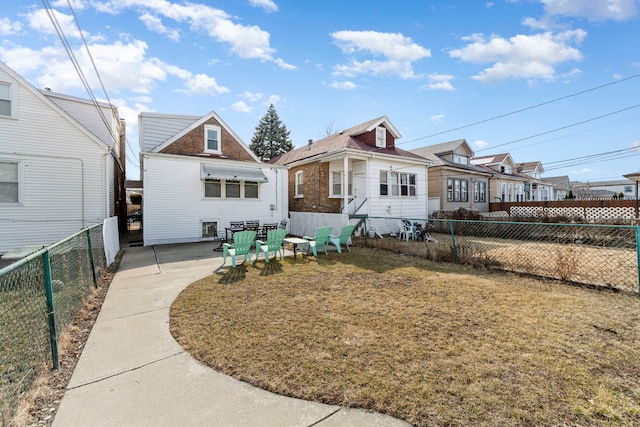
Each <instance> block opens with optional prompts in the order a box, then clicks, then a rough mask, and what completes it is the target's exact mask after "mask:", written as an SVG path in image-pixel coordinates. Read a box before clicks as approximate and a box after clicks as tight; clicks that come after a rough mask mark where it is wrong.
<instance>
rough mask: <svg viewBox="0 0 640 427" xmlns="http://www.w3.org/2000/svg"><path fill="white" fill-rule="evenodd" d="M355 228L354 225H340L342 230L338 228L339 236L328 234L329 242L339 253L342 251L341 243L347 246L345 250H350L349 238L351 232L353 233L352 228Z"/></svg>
mask: <svg viewBox="0 0 640 427" xmlns="http://www.w3.org/2000/svg"><path fill="white" fill-rule="evenodd" d="M355 228H356V226H355V225H345V226H344V227H342V230H340V235H339V236H334V235H330V236H329V242H330V243H331V244H333V245H335V247H336V249H337V250H338V253H339V254H341V253H342V248H341V247H340V246H341V245H345V246H346V247H347V250H348V251H349V252H351V248H350V247H349V239H350V238H351V233H353V230H354V229H355Z"/></svg>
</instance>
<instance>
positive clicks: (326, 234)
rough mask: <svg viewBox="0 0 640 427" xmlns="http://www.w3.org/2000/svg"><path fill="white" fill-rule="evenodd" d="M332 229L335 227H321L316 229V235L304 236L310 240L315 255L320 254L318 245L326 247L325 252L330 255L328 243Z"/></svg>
mask: <svg viewBox="0 0 640 427" xmlns="http://www.w3.org/2000/svg"><path fill="white" fill-rule="evenodd" d="M332 230H333V227H329V226H327V227H320V228H318V230H317V231H316V235H315V237H309V236H302V238H303V239H304V240H307V241H308V242H309V246H310V247H311V250H312V251H313V256H318V246H322V247H323V249H324V254H325V255H329V253H328V252H327V245H328V244H329V239H330V238H331V231H332Z"/></svg>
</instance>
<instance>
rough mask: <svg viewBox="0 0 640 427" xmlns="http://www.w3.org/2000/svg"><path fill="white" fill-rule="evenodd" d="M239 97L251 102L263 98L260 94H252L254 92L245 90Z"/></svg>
mask: <svg viewBox="0 0 640 427" xmlns="http://www.w3.org/2000/svg"><path fill="white" fill-rule="evenodd" d="M240 96H241V97H242V98H245V99H248V100H249V101H251V102H258V101H260V100H261V99H262V98H263V97H264V95H263V94H261V93H260V92H255V93H254V92H249V91H248V90H245V91H244V92H242V93H241V94H240Z"/></svg>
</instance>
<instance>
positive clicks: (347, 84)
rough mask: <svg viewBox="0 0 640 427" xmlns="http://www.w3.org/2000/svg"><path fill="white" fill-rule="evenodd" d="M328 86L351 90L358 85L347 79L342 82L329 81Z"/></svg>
mask: <svg viewBox="0 0 640 427" xmlns="http://www.w3.org/2000/svg"><path fill="white" fill-rule="evenodd" d="M329 86H330V87H332V88H334V89H346V90H352V89H355V88H357V87H358V85H356V84H355V83H353V82H350V81H348V80H347V81H343V82H337V81H332V82H331V83H329Z"/></svg>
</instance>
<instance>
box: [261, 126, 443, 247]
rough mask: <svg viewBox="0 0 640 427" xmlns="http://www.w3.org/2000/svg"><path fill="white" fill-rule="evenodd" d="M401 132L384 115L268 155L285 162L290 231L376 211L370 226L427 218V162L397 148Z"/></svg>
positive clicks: (392, 227)
mask: <svg viewBox="0 0 640 427" xmlns="http://www.w3.org/2000/svg"><path fill="white" fill-rule="evenodd" d="M400 137H401V135H400V133H399V132H398V130H397V129H396V128H395V126H393V124H392V123H391V122H390V121H389V119H388V118H387V117H385V116H383V117H379V118H377V119H373V120H370V121H368V122H366V123H362V124H359V125H357V126H354V127H352V128H350V129H347V130H345V131H342V132H339V133H336V134H334V135H330V136H327V137H326V138H323V139H320V140H318V141H315V142H313V141H309V144H308V145H305V146H303V147H299V148H296V149H294V150H292V151H290V152H288V153H285V154H283V155H281V156H279V157H277V158H274V159H272V160H271V162H272V163H274V164H276V165H282V166H287V167H289V210H290V212H291V217H292V221H291V226H292V229H291V232H292V233H294V234H307V233H312V232H314V231H315V230H314V229H313V228H314V227H315V225H319V222H318V221H325V222H326V223H327V224H328V225H331V226H333V227H334V232H337V231H338V230H336V228H337V227H338V226H340V225H345V224H347V223H349V222H351V223H353V224H355V223H357V221H358V220H357V219H353V218H352V219H351V220H350V216H351V217H353V215H359V216H361V217H362V216H368V217H375V218H370V220H369V226H370V227H374V228H375V229H376V231H378V232H379V233H389V232H396V231H398V226H397V218H399V217H405V218H426V217H427V209H428V208H427V205H428V186H427V167H428V166H429V164H430V162H429V160H427V159H425V158H424V157H421V156H419V155H417V154H414V153H411V152H409V151H406V150H402V149H399V148H396V140H397V139H399V138H400ZM318 214H321V215H322V219H321V220H318V219H317V215H318ZM314 216H316V217H315V219H314ZM331 216H332V217H331ZM294 218H301V219H300V221H301V222H302V223H298V222H296V221H294ZM330 218H331V219H330ZM393 218H396V219H393ZM325 225H326V224H325Z"/></svg>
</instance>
